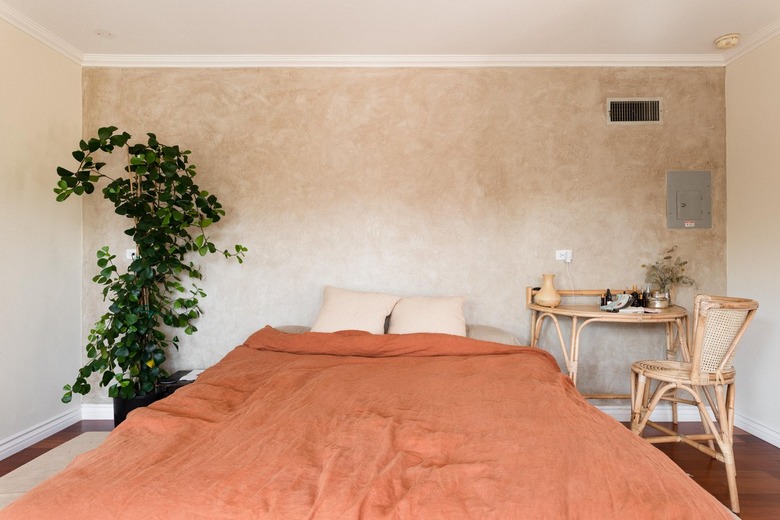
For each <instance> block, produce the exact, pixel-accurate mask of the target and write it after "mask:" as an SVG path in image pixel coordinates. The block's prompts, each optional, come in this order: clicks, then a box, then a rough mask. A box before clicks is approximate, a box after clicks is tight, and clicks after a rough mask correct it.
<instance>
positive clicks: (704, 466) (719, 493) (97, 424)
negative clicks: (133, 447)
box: [0, 421, 780, 520]
mask: <svg viewBox="0 0 780 520" xmlns="http://www.w3.org/2000/svg"><path fill="white" fill-rule="evenodd" d="M113 426H114V422H113V421H81V422H79V423H76V424H74V425H73V426H70V427H68V428H65V429H64V430H62V431H60V432H58V433H56V434H54V435H52V436H51V437H49V438H47V439H45V440H43V441H41V442H39V443H37V444H35V445H33V446H31V447H29V448H27V449H25V450H22V451H20V452H19V453H17V454H15V455H12V456H10V457H8V458H6V459H4V460H0V476H2V475H5V474H6V473H8V472H10V471H12V470H14V469H16V468H18V467H19V466H22V465H24V464H26V463H27V462H29V461H31V460H33V459H34V458H36V457H38V456H40V455H42V454H44V453H46V452H47V451H49V450H50V449H52V448H55V447H57V446H59V445H60V444H62V443H64V442H67V441H69V440H70V439H72V438H74V437H77V436H78V435H79V434H81V433H84V432H90V431H110V430H111V429H112V428H113ZM667 426H671V425H670V424H667ZM696 428H698V425H696V424H695V423H681V424H680V429H681V431H685V432H691V431H694V430H695V429H696ZM696 431H699V430H696ZM735 434H736V438H735V442H734V453H735V457H736V461H737V484H738V486H739V500H740V505H741V506H742V513H741V514H740V517H741V518H742V519H743V520H777V519H780V448H776V447H775V446H772V445H771V444H769V443H767V442H764V441H762V440H761V439H759V438H757V437H754V436H753V435H750V434H749V433H746V432H744V431H741V430H736V431H735ZM655 446H656V447H657V448H658V449H659V450H661V451H663V452H664V453H666V454H667V455H668V456H669V457H670V458H671V459H672V460H674V461H675V462H676V463H677V464H678V465H679V466H680V467H681V468H682V469H683V470H684V471H685V472H686V473H688V474H690V475H691V476H692V477H693V479H694V480H695V481H696V482H698V483H699V484H700V485H701V486H702V487H704V488H705V489H706V490H707V491H709V492H710V493H712V494H713V495H715V497H717V498H718V500H720V501H721V502H722V503H724V504H728V503H729V494H728V486H727V485H726V470H725V468H724V466H723V464H721V463H720V462H717V461H715V460H713V459H711V458H710V457H708V456H707V455H705V454H703V453H701V452H700V451H698V450H695V449H693V448H691V447H689V446H686V445H683V444H679V443H676V444H656V445H655Z"/></svg>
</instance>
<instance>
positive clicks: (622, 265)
mask: <svg viewBox="0 0 780 520" xmlns="http://www.w3.org/2000/svg"><path fill="white" fill-rule="evenodd" d="M632 96H653V97H662V98H663V103H664V108H665V114H664V124H663V125H644V126H608V125H607V124H606V118H605V103H606V99H607V98H608V97H632ZM84 98H85V112H84V127H85V131H86V132H87V133H91V132H94V131H95V130H96V129H97V127H98V126H102V125H107V124H113V125H116V126H119V127H120V128H122V129H127V130H128V131H129V132H130V133H132V134H133V135H134V136H136V137H138V136H142V135H143V133H144V132H147V131H154V132H156V133H157V134H158V136H159V137H160V139H161V140H162V141H163V142H168V143H178V144H180V145H182V146H185V147H187V148H190V149H192V150H193V155H192V159H193V162H194V163H195V164H197V165H198V169H199V172H200V175H199V177H198V179H199V181H200V184H201V186H202V187H203V188H206V189H208V190H210V191H212V192H214V193H216V194H217V195H218V196H219V197H220V199H221V200H222V201H223V203H224V205H225V208H226V210H227V218H226V219H225V220H224V221H223V222H221V223H220V225H218V226H217V227H215V228H214V232H215V236H216V238H217V239H218V241H219V242H221V243H223V244H225V245H228V244H233V243H235V242H241V243H243V244H244V245H246V246H248V247H249V250H250V251H249V256H248V260H247V263H246V264H245V265H244V266H241V267H239V266H237V265H233V264H229V263H226V262H225V261H224V259H221V258H216V257H215V258H213V259H210V260H208V261H207V262H206V264H205V269H204V274H205V278H206V280H205V283H204V287H205V289H206V291H207V292H208V293H209V297H208V298H207V299H206V301H205V303H204V309H205V311H206V315H205V316H204V317H203V318H202V320H201V321H200V323H199V327H200V329H201V330H200V332H199V333H198V334H197V335H196V336H194V337H193V338H188V340H187V342H186V344H185V345H184V347H183V349H182V351H181V352H180V353H179V354H178V355H177V356H176V358H175V359H174V363H173V364H172V367H174V368H176V367H184V366H188V367H195V366H205V365H209V364H211V363H213V362H215V361H217V360H218V359H219V358H220V357H221V356H222V355H223V354H224V353H225V352H226V351H227V350H229V349H230V348H232V347H233V346H234V345H236V344H238V343H239V342H241V341H242V340H243V339H244V338H245V337H246V336H247V335H248V334H249V333H251V332H252V331H254V330H255V329H257V328H259V327H261V326H263V325H265V324H277V325H278V324H291V323H295V324H309V325H310V324H311V323H312V322H313V320H314V317H315V315H316V312H317V309H318V306H319V304H320V301H321V292H322V288H323V286H324V285H326V284H331V285H337V286H342V287H348V288H353V289H365V290H374V291H387V292H394V293H397V294H402V295H412V294H421V295H456V294H457V295H465V296H466V297H467V298H468V303H467V306H466V314H467V319H468V321H470V322H472V323H486V324H491V325H495V326H499V327H503V328H506V329H509V330H511V331H512V332H514V333H515V334H516V335H518V336H519V337H520V339H521V340H523V341H527V340H528V336H529V330H528V329H529V319H530V318H529V314H528V312H527V311H526V310H525V308H524V302H523V298H524V288H525V286H527V285H537V284H539V283H540V281H541V276H540V275H541V273H543V272H553V273H556V274H558V275H559V276H558V277H557V278H556V281H557V284H558V285H559V286H564V285H568V279H567V277H566V276H564V275H565V269H564V264H563V263H560V262H556V261H555V260H554V251H555V249H563V248H567V249H573V250H574V262H573V263H572V264H571V275H572V279H573V284H574V285H575V286H576V287H579V288H598V287H606V286H609V287H612V288H615V287H621V288H622V287H626V286H630V285H631V284H634V283H642V282H643V277H644V273H643V270H642V268H641V267H640V265H641V264H642V263H643V262H645V261H648V260H651V259H654V258H655V257H656V254H657V253H658V252H659V251H660V250H661V249H662V248H664V247H666V246H668V245H671V244H678V245H679V247H680V250H681V252H682V253H683V254H684V256H685V257H686V258H688V259H689V260H690V262H691V266H692V271H691V274H693V275H694V276H695V277H696V278H697V279H698V280H700V282H701V288H702V290H706V291H713V292H722V291H723V290H724V289H725V283H726V278H725V275H726V272H725V214H724V212H725V171H724V168H725V105H724V103H725V101H724V71H723V70H722V69H718V68H557V69H556V68H540V69H524V68H513V69H500V68H489V69H437V68H431V69H235V70H230V69H215V70H210V69H169V70H166V69H110V68H91V69H90V68H88V69H85V71H84ZM689 169H690V170H711V171H712V172H713V181H714V182H713V208H714V211H713V228H712V229H707V230H704V229H699V230H693V231H691V230H667V229H666V224H665V173H666V171H667V170H689ZM84 221H85V226H84V234H85V240H84V247H85V254H84V256H85V258H86V264H85V266H84V270H85V271H84V274H85V280H88V279H89V278H90V277H91V276H92V275H93V274H94V271H95V267H94V264H93V259H94V250H95V249H96V248H98V247H100V246H101V245H104V244H109V245H111V246H112V247H114V248H116V249H117V250H118V251H120V252H121V251H123V249H124V248H125V247H128V246H129V244H128V243H127V242H122V241H121V234H120V233H119V231H120V230H121V229H123V225H124V222H121V219H120V218H118V217H117V216H115V215H113V214H112V213H111V208H110V207H109V206H108V205H107V204H105V203H104V202H103V201H102V200H97V199H93V200H90V201H87V202H85V209H84ZM691 300H692V292H691V291H684V292H683V293H682V294H681V301H682V303H683V304H686V305H689V304H690V301H691ZM84 301H85V305H84V310H85V318H84V320H85V321H84V327H85V328H86V327H88V326H89V325H90V324H91V323H92V322H93V321H94V319H95V318H96V317H97V316H98V313H99V312H100V311H101V310H102V308H103V307H102V303H101V301H100V296H99V295H98V292H97V291H96V290H95V288H94V287H93V286H92V285H91V284H89V283H86V284H85V287H84ZM605 330H610V329H599V330H597V329H596V328H595V327H593V328H592V330H591V331H590V332H589V333H588V334H586V337H585V338H584V341H587V342H589V344H590V345H591V346H592V349H591V347H587V348H585V349H584V352H583V354H584V355H587V354H588V352H589V349H590V352H591V356H590V359H589V361H588V362H583V366H582V372H581V373H582V374H583V375H582V379H581V381H582V382H583V388H585V389H586V390H587V389H588V388H589V387H593V388H597V389H602V390H615V389H623V390H625V389H626V388H627V380H628V375H627V366H628V361H630V360H631V359H633V358H636V357H646V356H648V355H660V353H661V350H660V347H659V346H658V345H659V343H660V340H661V335H660V334H661V332H660V330H658V329H653V328H644V329H643V328H639V327H635V328H631V329H625V328H618V329H615V330H611V332H612V333H613V334H606V335H605V334H603V332H604V331H605ZM599 331H600V332H599ZM595 352H600V357H599V358H598V359H597V358H596V357H595V356H593V355H592V354H593V353H595Z"/></svg>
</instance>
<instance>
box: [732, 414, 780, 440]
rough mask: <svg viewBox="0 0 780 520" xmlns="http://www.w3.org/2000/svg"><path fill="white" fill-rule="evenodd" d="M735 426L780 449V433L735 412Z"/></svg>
mask: <svg viewBox="0 0 780 520" xmlns="http://www.w3.org/2000/svg"><path fill="white" fill-rule="evenodd" d="M734 426H736V427H737V428H741V429H743V430H745V431H746V432H748V433H749V434H751V435H755V436H756V437H758V438H759V439H761V440H763V441H766V442H768V443H769V444H772V445H773V446H777V447H778V448H780V432H779V431H777V430H773V429H772V428H769V427H767V426H764V425H763V424H761V423H758V422H756V421H754V420H752V419H748V418H747V417H745V416H744V415H740V414H738V413H736V411H735V412H734Z"/></svg>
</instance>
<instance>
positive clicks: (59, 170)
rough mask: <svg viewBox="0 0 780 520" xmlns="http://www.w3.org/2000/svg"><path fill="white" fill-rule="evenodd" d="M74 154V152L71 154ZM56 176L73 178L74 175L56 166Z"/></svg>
mask: <svg viewBox="0 0 780 520" xmlns="http://www.w3.org/2000/svg"><path fill="white" fill-rule="evenodd" d="M73 153H76V152H73ZM57 175H59V176H60V177H73V175H75V174H74V173H73V172H72V171H70V170H66V169H65V168H63V167H62V166H57Z"/></svg>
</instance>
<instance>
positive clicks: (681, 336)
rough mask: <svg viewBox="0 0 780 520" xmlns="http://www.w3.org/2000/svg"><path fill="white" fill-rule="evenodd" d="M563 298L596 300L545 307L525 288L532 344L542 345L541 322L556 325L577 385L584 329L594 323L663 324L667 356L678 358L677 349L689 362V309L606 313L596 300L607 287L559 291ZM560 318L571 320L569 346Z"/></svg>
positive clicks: (605, 396) (596, 396)
mask: <svg viewBox="0 0 780 520" xmlns="http://www.w3.org/2000/svg"><path fill="white" fill-rule="evenodd" d="M558 292H559V293H560V295H561V296H562V297H564V298H565V297H587V298H590V301H591V302H593V301H595V303H588V304H568V303H567V304H565V305H558V306H556V307H543V306H541V305H536V304H535V303H533V296H534V294H535V293H536V291H534V290H533V289H532V288H531V287H528V288H526V308H528V309H530V310H531V346H532V347H538V346H539V337H540V335H541V332H542V325H543V324H544V322H545V320H549V321H551V322H552V323H553V325H554V326H555V330H556V332H557V333H558V341H559V342H560V345H561V350H562V351H563V357H564V360H565V362H566V370H568V372H569V377H570V378H571V380H572V382H574V384H575V385H576V384H577V362H578V360H579V352H580V335H581V334H582V329H584V328H585V327H587V326H588V325H590V324H591V323H663V324H664V325H665V326H666V357H667V359H675V358H676V357H677V353H678V349H679V352H680V353H681V354H682V357H683V359H684V360H686V361H688V360H689V359H688V358H689V356H688V311H687V310H685V308H683V307H680V306H677V305H672V306H670V307H669V308H667V309H660V312H659V313H657V314H623V313H613V312H605V311H602V310H600V309H599V305H598V301H597V299H598V298H599V297H600V296H601V295H602V294H603V293H604V292H605V291H604V290H579V291H577V290H575V291H569V290H559V291H558ZM559 317H567V318H570V319H571V338H570V340H569V345H568V346H567V345H566V341H565V340H564V338H563V334H562V333H561V326H560V323H559V322H558V318H559ZM585 397H587V398H590V399H628V398H629V396H628V395H622V394H587V395H585Z"/></svg>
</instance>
